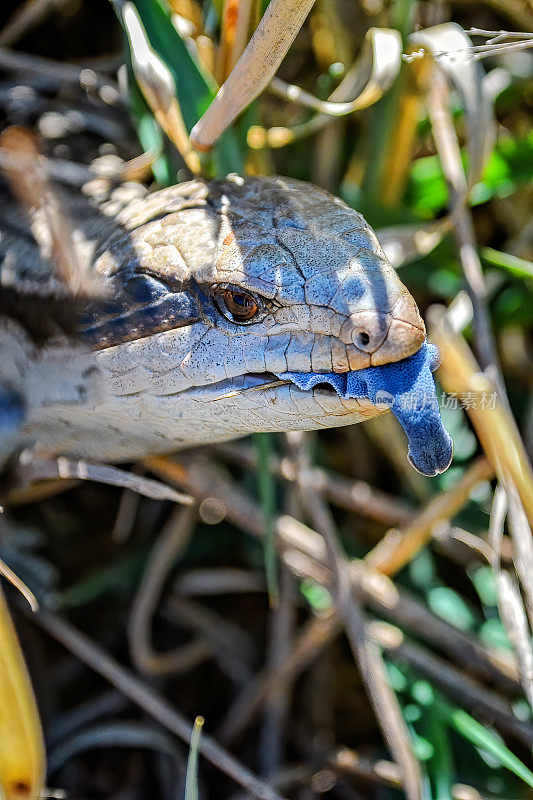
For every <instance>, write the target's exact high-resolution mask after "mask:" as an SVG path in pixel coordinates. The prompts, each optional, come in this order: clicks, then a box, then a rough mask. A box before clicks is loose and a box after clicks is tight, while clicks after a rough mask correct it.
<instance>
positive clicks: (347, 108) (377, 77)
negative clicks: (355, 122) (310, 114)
mask: <svg viewBox="0 0 533 800" xmlns="http://www.w3.org/2000/svg"><path fill="white" fill-rule="evenodd" d="M401 52H402V40H401V36H400V34H399V33H398V31H396V30H392V29H389V28H370V30H369V31H367V33H366V35H365V38H364V41H363V46H362V51H361V55H360V56H359V58H358V59H357V61H356V62H355V64H353V66H352V67H350V69H349V70H348V72H347V73H346V75H345V77H344V78H343V80H342V81H341V83H340V84H339V85H338V86H337V88H336V89H335V91H334V92H332V94H331V95H330V97H329V98H328V99H327V100H320V99H319V98H318V97H315V96H314V95H312V94H309V92H306V91H304V90H303V89H300V87H299V86H294V85H293V84H289V83H285V81H282V80H280V78H273V79H272V81H271V82H270V84H269V89H270V90H271V91H272V92H273V93H274V94H277V95H278V96H279V97H283V98H284V99H285V100H290V101H291V102H293V103H298V104H300V105H302V106H305V107H306V108H312V109H314V110H315V111H319V112H320V113H321V114H326V115H330V116H344V115H345V114H350V113H352V112H353V111H360V110H361V109H363V108H368V106H371V105H372V104H373V103H376V102H377V101H378V100H379V99H380V98H381V97H382V96H383V94H384V92H386V91H387V89H388V88H389V87H390V86H391V85H392V83H394V81H395V80H396V78H397V76H398V72H399V70H400V65H401ZM349 97H352V98H353V99H352V100H348V98H349Z"/></svg>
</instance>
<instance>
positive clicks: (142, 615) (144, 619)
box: [128, 508, 203, 675]
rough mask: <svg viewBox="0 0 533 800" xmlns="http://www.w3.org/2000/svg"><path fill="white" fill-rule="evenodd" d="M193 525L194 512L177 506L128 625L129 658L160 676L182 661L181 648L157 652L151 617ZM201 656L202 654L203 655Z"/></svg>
mask: <svg viewBox="0 0 533 800" xmlns="http://www.w3.org/2000/svg"><path fill="white" fill-rule="evenodd" d="M195 526H196V513H195V512H194V511H192V510H191V509H181V508H180V509H177V511H174V513H173V514H172V515H171V516H170V518H169V520H168V522H167V523H166V525H165V526H164V528H163V530H162V531H161V533H160V534H159V537H158V539H157V541H156V543H155V544H154V546H153V548H152V552H151V553H150V557H149V559H148V563H147V564H146V569H145V571H144V573H143V576H142V578H141V582H140V584H139V588H138V590H137V594H136V595H135V598H134V601H133V605H132V608H131V614H130V619H129V624H128V639H129V646H130V654H131V660H132V661H133V663H134V665H135V666H136V667H137V669H138V670H139V672H142V673H144V674H149V675H154V674H157V675H161V674H164V673H165V672H175V671H176V669H177V668H181V666H182V664H183V649H182V648H181V647H179V648H177V649H176V650H175V651H174V652H171V653H158V652H156V651H155V650H154V648H153V647H152V644H151V640H152V636H151V626H152V617H153V614H154V611H155V608H156V606H157V603H158V601H159V599H160V596H161V591H162V589H163V586H164V584H165V581H166V580H167V578H168V573H169V570H171V569H172V567H173V566H174V564H175V562H176V560H177V558H178V556H179V555H180V554H181V553H183V552H184V550H185V548H186V547H187V545H188V543H189V541H190V538H191V536H192V534H193V532H194V529H195ZM202 655H203V654H202Z"/></svg>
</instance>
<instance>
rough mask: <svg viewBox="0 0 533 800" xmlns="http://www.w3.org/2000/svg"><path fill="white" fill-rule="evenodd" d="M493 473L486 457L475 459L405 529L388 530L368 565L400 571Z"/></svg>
mask: <svg viewBox="0 0 533 800" xmlns="http://www.w3.org/2000/svg"><path fill="white" fill-rule="evenodd" d="M493 476H494V470H493V468H492V466H491V465H490V464H489V462H488V461H487V459H485V458H479V459H478V460H477V461H474V463H473V464H472V465H471V466H470V467H469V468H468V469H467V471H466V472H465V473H464V475H462V476H461V478H460V479H459V481H458V482H457V483H456V484H455V486H453V487H452V488H451V489H448V491H446V492H442V493H441V494H438V495H436V497H435V498H434V499H433V500H431V501H430V502H429V503H428V505H427V506H426V507H425V508H424V509H423V510H422V511H421V512H420V513H419V514H417V515H416V517H415V518H414V519H412V520H411V522H410V523H409V524H408V525H407V526H406V527H405V528H403V529H401V530H393V531H389V532H388V533H387V534H386V535H385V537H384V538H383V539H382V540H381V541H380V542H379V544H377V545H376V546H375V547H374V549H373V550H371V551H370V553H369V554H368V555H367V556H366V559H365V561H366V562H367V564H368V565H369V566H370V567H372V568H373V569H376V570H378V572H383V573H385V574H386V575H393V574H395V573H397V572H399V571H400V570H401V569H402V568H403V567H404V566H405V565H406V564H408V563H409V561H411V560H412V559H413V558H414V556H415V555H416V554H417V553H418V552H419V550H421V548H422V547H423V546H424V545H425V544H427V542H429V540H430V539H431V537H432V536H433V533H434V531H435V529H436V528H437V526H438V525H440V524H442V523H443V522H445V521H448V520H450V519H451V518H452V517H453V516H454V515H455V514H457V512H458V511H460V509H461V508H463V506H464V505H465V503H467V502H468V499H469V497H470V494H471V492H472V490H473V489H474V488H475V487H476V486H477V485H478V484H480V483H483V481H487V480H491V478H492V477H493Z"/></svg>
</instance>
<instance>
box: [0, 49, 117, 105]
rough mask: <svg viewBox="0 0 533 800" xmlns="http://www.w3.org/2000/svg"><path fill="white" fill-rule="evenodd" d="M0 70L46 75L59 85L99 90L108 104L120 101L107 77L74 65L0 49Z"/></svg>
mask: <svg viewBox="0 0 533 800" xmlns="http://www.w3.org/2000/svg"><path fill="white" fill-rule="evenodd" d="M0 69H1V70H7V71H9V72H11V71H13V72H23V73H24V72H27V73H29V74H30V75H45V76H46V77H47V78H49V79H54V81H57V83H58V84H62V83H71V84H74V85H76V86H81V87H82V88H83V89H85V90H86V91H88V90H89V89H90V90H98V92H99V95H100V97H101V99H102V100H104V102H106V103H117V102H118V101H119V100H120V94H119V92H118V88H117V86H116V84H115V83H114V82H113V81H112V80H111V79H110V78H109V77H108V76H107V75H104V74H102V73H98V72H95V71H94V70H93V69H88V68H85V67H77V66H75V65H74V64H65V63H64V62H63V61H54V59H51V58H44V57H43V56H35V55H33V54H32V55H30V54H28V53H20V52H18V51H16V50H11V49H10V48H9V47H0Z"/></svg>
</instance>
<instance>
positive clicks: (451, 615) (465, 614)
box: [428, 586, 475, 631]
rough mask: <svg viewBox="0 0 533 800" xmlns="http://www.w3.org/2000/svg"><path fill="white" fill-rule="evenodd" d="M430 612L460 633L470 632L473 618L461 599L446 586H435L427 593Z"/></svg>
mask: <svg viewBox="0 0 533 800" xmlns="http://www.w3.org/2000/svg"><path fill="white" fill-rule="evenodd" d="M428 603H429V607H430V608H431V610H432V611H433V612H434V613H435V614H436V615H437V616H438V617H441V619H445V620H446V621H447V622H450V623H451V624H452V625H454V626H455V627H456V628H459V630H461V631H468V630H471V629H472V627H473V625H474V622H475V618H474V615H473V613H472V611H471V610H470V609H469V607H468V606H467V604H466V603H465V601H464V600H463V598H462V597H461V595H460V594H458V593H457V592H454V591H453V589H449V588H448V587H447V586H437V587H436V588H434V589H431V591H430V592H428Z"/></svg>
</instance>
